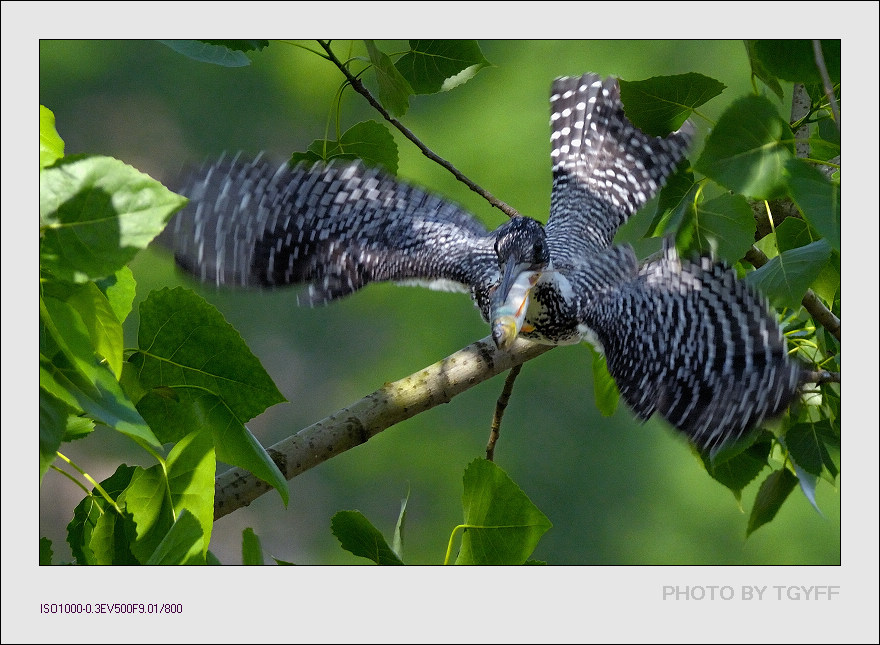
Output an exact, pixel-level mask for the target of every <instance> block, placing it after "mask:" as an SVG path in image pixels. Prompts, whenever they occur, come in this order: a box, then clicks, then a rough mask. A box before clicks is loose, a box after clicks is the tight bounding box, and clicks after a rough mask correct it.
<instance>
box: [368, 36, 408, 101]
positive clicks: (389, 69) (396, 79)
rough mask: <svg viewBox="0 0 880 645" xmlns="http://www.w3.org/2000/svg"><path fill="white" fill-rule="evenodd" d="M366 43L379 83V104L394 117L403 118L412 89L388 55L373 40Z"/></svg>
mask: <svg viewBox="0 0 880 645" xmlns="http://www.w3.org/2000/svg"><path fill="white" fill-rule="evenodd" d="M364 43H365V44H366V46H367V53H368V54H369V56H370V62H371V63H373V69H374V71H375V72H376V80H377V81H378V82H379V102H380V103H381V104H382V106H383V107H384V108H385V109H386V110H388V112H390V113H391V115H392V116H396V117H400V116H403V115H404V114H406V111H407V110H408V109H409V97H410V96H411V95H412V93H413V90H412V88H411V87H410V86H409V83H407V81H406V79H405V78H404V77H403V76H402V75H401V73H400V72H399V71H397V68H396V67H395V66H394V63H393V62H391V59H390V58H388V55H387V54H385V53H384V52H382V51H380V50H379V49H378V48H377V47H376V45H375V43H374V42H373V41H372V40H365V41H364Z"/></svg>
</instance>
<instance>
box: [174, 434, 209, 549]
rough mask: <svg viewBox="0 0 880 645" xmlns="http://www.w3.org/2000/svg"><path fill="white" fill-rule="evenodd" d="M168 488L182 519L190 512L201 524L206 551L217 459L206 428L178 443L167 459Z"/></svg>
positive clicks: (175, 509) (176, 510) (178, 514)
mask: <svg viewBox="0 0 880 645" xmlns="http://www.w3.org/2000/svg"><path fill="white" fill-rule="evenodd" d="M165 470H166V472H167V476H168V490H169V491H170V492H171V499H172V501H173V503H174V512H175V513H176V514H177V516H178V521H179V519H180V516H181V513H182V512H183V511H187V512H189V513H191V514H192V516H193V517H195V518H196V519H197V520H198V521H199V524H200V525H201V532H200V534H201V535H202V537H203V538H204V547H205V550H207V548H208V544H209V543H210V541H211V529H212V528H213V526H214V476H215V474H216V471H217V459H216V457H215V455H214V438H213V436H212V435H211V433H210V432H208V431H207V430H195V431H194V432H191V433H189V434H188V435H186V436H185V437H184V438H183V439H181V440H180V441H178V442H177V444H176V445H175V446H174V448H172V449H171V452H170V453H168V459H167V460H166V462H165Z"/></svg>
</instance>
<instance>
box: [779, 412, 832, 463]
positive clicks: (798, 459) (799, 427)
mask: <svg viewBox="0 0 880 645" xmlns="http://www.w3.org/2000/svg"><path fill="white" fill-rule="evenodd" d="M785 445H786V446H787V447H788V451H789V454H790V455H791V458H792V459H794V461H795V463H797V465H798V466H800V467H801V468H803V469H804V470H805V471H807V472H808V473H811V474H813V475H819V474H821V472H822V465H823V464H824V463H826V462H830V461H831V458H830V457H829V456H828V451H827V449H826V448H825V444H824V442H823V441H822V438H821V437H820V436H819V434H818V432H817V431H816V428H815V427H814V425H813V424H811V423H798V424H795V425H793V426H791V427H790V428H789V429H788V430H787V431H786V432H785Z"/></svg>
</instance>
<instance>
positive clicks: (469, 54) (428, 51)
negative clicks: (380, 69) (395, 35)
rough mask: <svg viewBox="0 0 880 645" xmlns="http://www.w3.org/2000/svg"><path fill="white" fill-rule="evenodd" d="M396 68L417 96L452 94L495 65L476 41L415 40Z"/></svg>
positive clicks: (410, 42) (396, 64)
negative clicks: (460, 86)
mask: <svg viewBox="0 0 880 645" xmlns="http://www.w3.org/2000/svg"><path fill="white" fill-rule="evenodd" d="M409 47H410V51H409V52H407V53H406V54H404V55H403V56H401V57H400V58H399V59H398V60H397V62H396V63H395V67H396V68H397V69H398V71H399V72H400V74H401V75H402V76H403V77H404V78H405V79H406V81H407V82H408V83H409V85H410V87H411V88H412V90H413V91H414V92H415V93H416V94H434V93H436V92H441V91H448V90H451V89H453V88H454V87H458V86H459V85H461V84H463V83H465V82H467V81H468V80H470V79H471V78H473V76H474V75H475V74H476V73H477V72H478V71H479V70H480V69H482V68H483V67H486V66H487V65H491V63H490V62H489V61H487V60H486V59H485V57H484V56H483V52H482V51H481V50H480V45H479V44H478V43H477V41H475V40H411V41H409Z"/></svg>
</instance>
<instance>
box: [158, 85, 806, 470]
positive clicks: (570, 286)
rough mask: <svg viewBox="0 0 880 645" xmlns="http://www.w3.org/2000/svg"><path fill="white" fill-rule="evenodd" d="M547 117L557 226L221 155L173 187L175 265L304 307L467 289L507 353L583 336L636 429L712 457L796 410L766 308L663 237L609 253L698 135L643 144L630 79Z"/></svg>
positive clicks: (379, 178)
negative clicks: (483, 218)
mask: <svg viewBox="0 0 880 645" xmlns="http://www.w3.org/2000/svg"><path fill="white" fill-rule="evenodd" d="M550 113H551V117H550V129H551V137H550V142H551V146H550V147H551V153H550V156H551V166H552V177H553V179H552V191H551V200H550V201H551V205H550V214H549V218H548V220H547V223H546V225H544V224H542V223H541V222H539V221H538V220H536V219H533V218H529V217H524V216H515V217H512V218H510V219H508V220H507V221H506V222H504V223H503V224H502V225H501V226H499V227H498V228H497V229H495V230H492V231H490V230H488V229H487V227H486V226H485V225H483V224H482V223H481V222H480V221H479V220H478V219H477V218H476V217H475V216H474V215H472V214H471V213H469V212H468V211H466V210H464V209H463V208H461V207H460V206H458V205H457V204H455V203H453V202H452V201H450V200H448V199H446V198H444V197H441V196H438V195H435V194H433V193H431V192H429V191H426V190H423V189H421V188H419V187H417V186H414V185H411V184H409V183H407V182H405V181H403V180H400V179H398V178H396V177H394V176H391V175H390V174H388V173H387V172H386V171H384V170H383V169H382V168H380V167H370V166H367V165H365V164H364V163H363V162H361V161H339V160H334V161H331V162H329V163H323V162H318V163H314V164H311V165H310V164H305V163H300V164H298V165H295V166H291V165H290V164H287V163H284V164H281V165H275V164H272V163H270V162H269V161H267V160H266V159H265V158H264V157H263V156H262V155H258V156H257V157H256V158H254V159H243V158H242V157H241V155H238V156H235V157H225V156H224V157H222V158H220V159H219V160H217V161H214V162H212V163H209V164H206V165H204V166H203V167H202V168H200V169H199V170H198V171H196V172H194V173H192V174H191V175H189V176H188V178H187V179H186V181H185V182H184V183H183V185H182V186H181V187H180V188H179V189H178V192H180V193H181V194H183V195H184V196H186V197H188V198H189V200H190V201H189V204H188V206H187V207H186V209H185V210H184V211H182V212H181V213H180V214H179V215H177V216H176V219H175V221H174V222H173V224H172V226H171V227H170V230H171V232H172V233H171V235H172V240H173V242H172V244H173V247H174V253H175V258H176V261H177V264H178V265H179V266H180V267H182V268H183V269H184V270H185V271H187V272H189V273H191V274H193V275H194V276H196V277H198V278H199V279H200V280H202V281H203V282H207V283H214V284H216V285H218V286H238V287H245V288H276V287H285V286H293V285H301V286H303V287H304V288H303V289H302V290H301V292H300V293H299V294H298V301H299V303H300V304H305V305H310V306H314V305H318V304H326V303H329V302H332V301H334V300H336V299H338V298H341V297H344V296H347V295H349V294H352V293H354V292H356V291H358V290H359V289H361V288H363V287H364V286H366V285H368V284H370V283H374V282H382V281H393V282H396V283H401V284H419V285H423V286H427V287H429V288H434V289H445V290H459V291H465V292H469V293H470V295H471V298H472V299H473V302H474V304H475V305H476V308H477V309H478V310H479V312H480V313H481V315H482V317H483V319H484V320H485V321H486V323H488V324H489V326H490V329H491V334H492V338H493V340H494V342H495V344H496V345H497V347H498V348H499V349H501V350H506V349H508V348H509V347H510V346H511V345H512V343H513V341H514V340H515V339H516V338H517V337H524V338H527V339H530V340H533V341H536V342H540V343H547V344H552V345H568V344H576V343H580V342H582V341H589V342H590V343H592V344H593V345H594V346H596V348H597V349H598V350H599V351H601V352H602V353H603V354H604V355H605V358H606V362H607V367H608V370H609V372H610V374H611V376H612V377H613V378H614V380H615V383H616V384H617V387H618V390H619V392H620V394H621V397H622V398H623V400H624V401H625V402H626V403H627V404H628V406H629V408H630V409H631V410H632V411H633V413H634V414H635V415H636V416H637V417H638V418H640V419H642V420H647V419H648V418H649V417H651V416H652V415H653V414H655V413H657V414H659V415H660V416H661V417H663V418H664V419H666V420H667V421H668V422H669V424H671V425H672V426H673V427H675V428H676V429H678V430H679V431H681V432H682V433H684V435H685V436H686V437H687V438H688V439H689V440H690V442H691V443H692V444H694V445H695V446H696V447H697V448H698V449H699V450H708V451H712V453H713V454H714V453H715V452H717V451H718V450H720V449H722V448H724V447H725V446H728V445H730V444H732V443H734V442H736V441H737V440H739V439H741V438H743V437H744V436H746V435H747V434H748V433H750V431H752V430H754V429H755V428H756V427H757V426H759V425H760V424H762V423H763V422H764V421H766V420H768V419H771V418H773V417H775V416H778V415H780V414H781V413H782V412H784V410H785V409H786V408H787V407H788V406H789V405H790V403H791V402H792V400H793V399H794V397H795V394H796V392H797V388H798V386H799V383H800V380H801V375H802V370H803V368H802V367H801V366H800V365H799V364H798V363H797V362H796V361H795V360H793V359H791V358H790V357H789V355H788V351H787V347H786V343H785V341H784V338H783V336H782V332H781V328H780V326H779V323H778V321H777V319H776V317H775V315H774V313H773V312H772V311H771V310H770V308H769V305H768V303H767V301H766V299H765V298H763V297H762V296H761V295H760V294H759V293H757V292H755V291H754V290H753V289H752V288H751V287H749V286H748V285H747V284H746V283H744V282H743V281H741V280H739V279H738V278H737V275H736V273H735V271H734V270H733V269H732V268H730V267H729V266H727V265H725V264H723V263H721V262H717V261H715V260H714V259H712V258H711V257H706V256H703V257H700V256H696V257H693V258H690V259H688V258H682V257H679V254H678V253H677V252H676V249H675V246H674V244H673V243H671V242H669V241H668V240H667V241H665V242H664V246H663V249H662V252H661V253H659V255H657V256H656V257H653V258H651V259H649V260H647V261H645V262H643V263H640V262H639V260H638V258H637V256H636V254H635V251H634V250H633V248H632V246H631V245H629V244H615V242H614V237H615V234H616V233H617V231H618V229H619V228H620V227H621V226H622V225H623V224H624V223H625V222H626V221H627V220H628V219H629V218H630V217H631V216H632V215H633V214H634V213H635V212H636V211H637V210H638V209H639V208H641V207H642V206H644V205H645V203H646V202H648V201H649V200H650V199H651V198H652V197H654V196H655V195H656V194H657V193H658V191H659V190H660V189H661V187H662V186H663V185H664V183H665V182H666V180H667V179H668V178H669V177H670V175H671V174H672V173H673V172H675V171H676V169H677V168H678V166H679V165H680V164H682V163H684V162H685V161H686V154H687V151H688V149H689V147H690V145H691V142H692V139H693V137H694V133H695V128H694V126H693V124H692V123H691V122H690V121H685V123H684V124H683V125H682V126H681V127H680V128H679V129H678V130H677V131H675V132H672V133H670V134H669V135H667V136H665V137H657V136H651V135H648V134H646V133H644V132H642V131H641V130H640V129H639V128H637V127H636V126H635V125H633V124H632V123H631V122H630V120H629V119H628V118H627V116H626V115H625V113H624V109H623V104H622V101H621V98H620V87H619V82H618V80H617V79H616V78H615V77H613V76H609V77H607V78H603V77H602V76H600V75H598V74H594V73H586V74H583V75H581V76H565V77H560V78H557V79H556V80H555V81H553V83H552V87H551V91H550Z"/></svg>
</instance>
